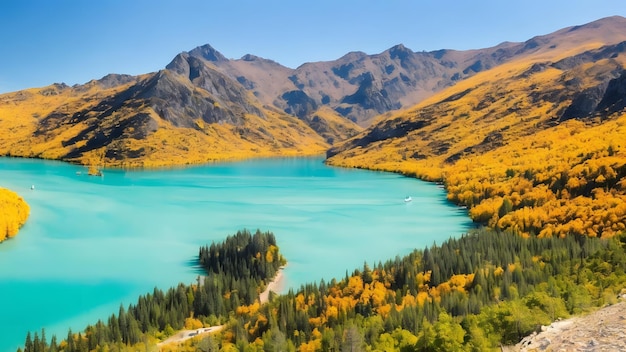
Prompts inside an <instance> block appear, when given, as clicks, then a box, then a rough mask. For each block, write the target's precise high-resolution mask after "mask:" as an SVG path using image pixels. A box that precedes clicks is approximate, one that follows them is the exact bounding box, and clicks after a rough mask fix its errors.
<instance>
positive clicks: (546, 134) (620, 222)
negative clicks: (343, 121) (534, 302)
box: [328, 44, 626, 237]
mask: <svg viewBox="0 0 626 352" xmlns="http://www.w3.org/2000/svg"><path fill="white" fill-rule="evenodd" d="M598 46H599V44H597V45H595V46H593V47H598ZM575 48H576V47H575V46H572V47H570V48H569V49H568V50H570V51H571V52H570V54H575V53H576V50H575ZM590 48H591V47H588V46H585V47H584V48H579V49H590ZM548 54H549V53H542V55H540V56H531V57H529V58H526V59H523V60H518V61H513V62H510V63H507V64H504V65H500V66H497V67H495V68H493V69H491V70H488V71H485V72H482V73H480V74H477V75H475V76H474V77H472V78H469V79H467V80H465V81H461V82H459V83H457V84H456V85H455V86H453V87H451V88H449V89H447V90H445V91H443V92H441V93H439V94H437V95H434V96H433V97H431V98H429V99H427V100H425V101H424V102H422V103H420V104H418V105H417V106H415V107H414V108H412V109H410V110H407V111H402V112H397V113H395V114H391V115H390V116H389V117H388V118H386V119H384V120H381V121H380V122H379V124H378V125H376V126H374V127H372V128H370V130H369V131H371V130H372V129H373V128H378V129H385V130H394V129H396V132H398V131H403V132H404V133H396V134H397V135H400V136H399V137H394V138H387V139H382V140H378V141H374V142H371V143H369V144H365V145H364V146H362V145H363V144H358V145H357V144H351V143H352V142H351V141H347V142H346V144H345V145H346V146H350V145H352V146H353V148H345V147H342V146H340V147H339V148H338V150H339V151H340V152H339V154H337V155H335V156H333V157H331V158H329V160H328V163H329V164H332V165H340V166H346V167H359V168H367V169H374V170H385V171H392V172H400V173H403V174H406V175H410V176H416V177H419V178H422V179H425V180H430V181H442V182H443V183H444V185H445V188H446V190H447V193H448V199H449V200H450V201H452V202H454V203H457V204H462V205H465V206H467V207H468V208H469V215H470V217H471V218H472V219H473V220H475V221H477V222H480V223H483V224H485V225H488V226H490V227H492V228H497V229H509V230H514V231H517V232H518V233H520V234H522V235H524V236H528V235H539V236H567V235H569V234H579V235H587V236H603V237H606V236H612V235H614V234H615V233H618V232H620V231H623V230H624V229H625V228H626V143H625V142H624V136H625V135H626V113H624V112H623V111H622V112H618V113H615V114H613V115H611V116H597V117H590V118H586V119H585V120H584V121H579V120H575V119H571V120H568V121H563V122H559V117H560V114H561V113H562V112H563V111H564V110H565V108H567V107H568V106H569V105H570V104H571V102H572V99H573V97H574V96H575V95H576V94H578V93H579V92H580V91H582V90H584V89H585V88H588V87H595V86H598V85H599V84H600V83H601V82H602V79H603V77H610V76H611V72H612V70H619V69H623V67H624V66H625V63H626V55H624V54H619V55H618V56H616V57H614V58H612V59H611V60H598V61H596V62H593V63H585V64H581V65H579V66H577V67H574V68H572V69H568V70H561V69H558V68H556V67H555V66H553V65H551V62H550V61H549V60H556V59H561V58H563V57H562V54H563V53H560V54H559V53H557V52H555V53H554V55H557V56H555V57H550V56H549V55H548ZM559 55H560V56H559ZM537 67H539V68H540V69H534V68H537ZM572 80H575V81H576V82H577V85H576V87H575V88H571V87H569V86H566V85H565V83H564V82H568V81H572ZM554 94H560V98H559V99H556V100H555V99H552V100H551V99H549V98H548V97H550V96H551V95H554ZM408 125H414V126H419V127H416V128H414V129H411V128H407V127H406V126H408ZM367 132H368V131H366V133H367ZM360 137H362V135H361V136H360Z"/></svg>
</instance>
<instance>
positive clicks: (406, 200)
mask: <svg viewBox="0 0 626 352" xmlns="http://www.w3.org/2000/svg"><path fill="white" fill-rule="evenodd" d="M412 200H413V198H411V196H406V197H404V201H405V202H406V203H408V202H410V201H412Z"/></svg>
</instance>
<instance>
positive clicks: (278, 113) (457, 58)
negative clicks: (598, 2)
mask: <svg viewBox="0 0 626 352" xmlns="http://www.w3.org/2000/svg"><path fill="white" fill-rule="evenodd" d="M625 40H626V20H625V19H624V18H621V17H611V18H605V19H601V20H598V21H596V22H593V23H589V24H586V25H583V26H577V27H570V28H565V29H562V30H560V31H557V32H555V33H552V34H548V35H544V36H538V37H535V38H532V39H530V40H528V41H526V42H523V43H510V42H505V43H502V44H500V45H497V46H495V47H492V48H486V49H477V50H468V51H456V50H437V51H432V52H413V51H412V50H410V49H408V48H406V47H404V46H403V45H396V46H394V47H392V48H390V49H388V50H386V51H384V52H382V53H379V54H374V55H367V54H365V53H363V52H351V53H348V54H346V55H344V56H343V57H341V58H339V59H337V60H334V61H328V62H313V63H306V64H303V65H301V66H300V67H298V68H296V69H291V68H287V67H284V66H282V65H280V64H278V63H276V62H274V61H271V60H268V59H264V58H260V57H257V56H254V55H251V54H248V55H245V56H243V57H242V58H241V59H237V60H230V59H227V58H225V57H224V56H223V55H222V54H221V53H219V52H218V51H217V50H215V49H214V48H212V47H211V46H210V45H203V46H199V47H197V48H195V49H192V50H190V51H188V52H182V53H180V54H178V55H176V57H174V58H173V60H172V61H171V62H170V63H169V64H167V65H166V66H165V68H164V69H162V70H160V71H158V72H154V73H147V74H144V75H139V76H129V75H121V74H110V75H107V76H105V77H103V78H101V79H99V80H92V81H90V82H87V83H85V84H82V85H75V86H71V87H70V86H67V85H65V84H53V85H50V86H47V87H43V88H32V89H27V90H23V91H18V92H12V93H8V94H3V95H0V131H2V133H3V135H4V136H5V137H4V138H3V139H2V140H1V141H0V154H2V155H12V156H23V157H39V158H50V159H61V160H67V161H72V162H79V163H84V164H98V165H114V166H163V165H172V164H186V163H199V162H206V161H211V160H221V159H235V158H245V157H251V156H279V155H313V154H322V153H324V152H325V151H326V150H327V149H328V148H329V147H331V146H334V148H333V149H332V150H331V151H330V152H329V155H330V156H332V155H335V154H338V153H340V154H341V153H343V152H344V151H347V150H349V149H354V148H363V147H366V146H369V145H371V144H372V143H374V142H377V141H380V140H383V139H389V138H395V137H398V136H405V135H407V133H408V131H410V130H414V129H415V128H421V127H420V126H423V125H425V124H427V125H429V126H432V128H433V130H434V129H435V128H438V129H439V130H443V129H444V128H445V125H446V124H448V122H444V121H445V120H446V118H444V117H443V116H440V114H439V110H441V109H446V106H448V105H450V104H455V102H456V103H459V102H460V99H461V98H462V97H465V96H468V97H469V96H474V98H475V99H478V100H479V101H478V102H476V103H475V104H474V105H475V106H474V107H472V109H474V110H480V109H484V108H486V107H488V106H490V105H492V104H493V103H494V102H495V101H499V100H502V99H509V100H510V99H511V98H510V96H509V97H507V96H506V95H507V94H505V92H502V91H497V90H493V88H494V87H495V86H489V84H491V82H490V81H489V79H492V78H493V77H496V76H498V77H501V78H502V80H503V81H504V80H506V81H509V80H510V81H512V82H513V81H514V82H518V81H528V80H529V79H532V77H536V75H537V74H544V72H546V71H550V70H551V69H560V70H567V71H568V72H570V73H571V75H573V76H575V75H576V70H579V71H580V70H583V67H584V66H585V65H590V64H592V63H597V62H598V61H600V60H605V61H607V62H615V63H613V64H610V63H609V64H606V65H603V68H602V69H600V71H601V72H596V73H594V74H593V77H592V78H590V79H587V78H579V77H571V79H568V78H566V77H562V78H561V79H562V80H564V82H563V89H560V87H559V89H558V90H557V87H555V86H554V87H552V89H551V90H550V89H548V90H546V91H544V90H541V87H540V86H539V85H535V86H533V87H524V88H523V89H521V90H523V91H524V92H519V93H520V94H527V93H532V96H533V99H534V101H544V100H545V101H550V102H551V103H552V104H557V105H559V108H558V109H557V110H558V114H556V115H550V116H549V118H548V117H546V118H545V120H546V121H544V118H543V117H542V118H541V119H540V120H541V121H536V123H535V124H537V123H539V122H541V123H540V124H539V125H541V126H548V125H549V124H550V123H555V122H558V121H559V120H566V119H569V118H575V117H578V116H579V115H580V116H582V115H585V114H591V113H592V112H594V111H596V110H598V109H602V108H604V107H605V105H603V104H607V103H606V102H605V103H602V104H601V103H600V101H601V100H602V99H603V98H605V96H606V95H607V92H606V89H607V87H608V85H609V81H610V80H611V79H614V78H617V77H618V76H619V72H620V70H621V69H622V68H623V65H622V63H621V54H620V53H621V52H622V51H623V47H624V45H625V44H624V43H623V42H624V41H625ZM506 65H509V66H507V67H513V66H515V65H517V66H515V67H521V71H520V72H517V73H515V75H514V76H515V77H512V76H510V74H511V73H512V70H511V69H508V71H506V70H503V69H501V67H504V66H506ZM511 65H513V66H511ZM498 70H499V71H498ZM507 75H509V76H507ZM504 76H506V77H508V78H506V77H504ZM470 79H475V80H474V81H471V80H470ZM479 81H480V82H483V83H480V84H482V86H481V87H482V88H481V89H477V88H476V87H475V86H472V84H473V83H467V82H479ZM588 81H589V82H588ZM591 81H593V82H591ZM613 88H614V89H617V91H616V92H619V88H615V87H613ZM441 94H444V95H446V96H445V97H443V98H442V97H441ZM616 94H617V93H616ZM435 97H439V98H435ZM433 99H439V101H433ZM607 99H608V98H607ZM425 102H429V103H428V104H426V105H424V104H425ZM569 102H571V103H569ZM416 104H420V105H418V106H420V107H425V108H415V106H416ZM565 104H568V105H567V106H565ZM514 105H515V104H508V103H507V108H506V109H513V110H515V109H517V110H516V111H517V114H518V115H521V114H522V113H524V111H525V110H523V109H521V108H519V107H516V106H514ZM416 109H418V110H416ZM403 111H413V112H410V113H408V114H409V115H411V114H413V115H415V114H417V115H420V116H421V117H415V116H412V117H410V118H404V117H402V116H407V115H406V114H407V113H405V112H403ZM417 111H419V112H417ZM502 113H504V112H502V111H493V112H492V113H491V115H495V114H502ZM448 115H449V117H450V116H451V115H450V114H448ZM457 115H458V114H457ZM457 118H458V117H457ZM548 120H549V121H548ZM364 128H366V130H365V131H364V132H361V131H362V130H363V129H364ZM498 128H500V129H501V128H502V126H500V127H496V125H495V124H494V125H492V126H491V127H488V128H486V129H485V130H484V133H482V134H480V136H481V141H478V142H477V143H474V144H473V145H470V144H471V143H465V142H463V143H460V144H455V143H452V142H454V141H446V140H445V139H449V137H442V138H443V139H444V140H438V139H437V138H439V137H433V138H432V140H429V139H428V138H430V137H428V136H421V135H420V139H424V140H429V142H428V144H429V145H428V147H425V148H422V146H420V149H419V151H415V153H416V157H417V158H418V159H419V158H424V157H429V156H444V157H445V158H444V159H446V160H447V161H448V162H451V161H454V160H456V159H458V158H460V157H462V156H463V155H464V154H467V153H468V152H469V151H472V150H479V149H481V148H482V149H485V148H487V149H488V147H489V145H491V144H494V143H496V144H497V143H502V140H505V139H506V138H504V139H502V138H498V137H497V136H498V135H497V133H500V134H502V135H506V134H507V133H502V132H501V131H500V132H498V131H497V129H498ZM424 131H426V130H424ZM511 131H513V130H511ZM524 131H525V132H524V133H531V132H532V130H527V129H524ZM359 133H361V134H359ZM423 133H426V132H423ZM508 133H509V134H510V133H512V132H508ZM444 134H447V132H446V133H444ZM442 135H443V134H442ZM494 136H495V137H494ZM423 137H427V138H423ZM351 138H352V139H351ZM473 138H475V137H473ZM346 140H349V141H348V142H346V143H343V144H341V142H343V141H346ZM481 143H482V144H481ZM453 144H454V145H455V146H452V145H453ZM461 147H462V148H461ZM459 148H461V149H459ZM467 148H470V149H468V150H465V149H467ZM464 150H465V151H464ZM335 160H338V159H337V158H335ZM361 166H365V165H361Z"/></svg>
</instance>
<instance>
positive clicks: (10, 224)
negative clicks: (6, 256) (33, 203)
mask: <svg viewBox="0 0 626 352" xmlns="http://www.w3.org/2000/svg"><path fill="white" fill-rule="evenodd" d="M29 212H30V208H29V206H28V204H26V202H25V201H24V199H22V197H20V196H18V195H17V194H16V193H15V192H12V191H9V190H8V189H4V188H0V242H2V241H4V240H6V239H7V238H11V237H14V236H15V235H17V232H18V230H19V229H20V227H21V226H22V225H24V223H25V222H26V219H28V215H29Z"/></svg>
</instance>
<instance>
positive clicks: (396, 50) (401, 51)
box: [389, 44, 413, 60]
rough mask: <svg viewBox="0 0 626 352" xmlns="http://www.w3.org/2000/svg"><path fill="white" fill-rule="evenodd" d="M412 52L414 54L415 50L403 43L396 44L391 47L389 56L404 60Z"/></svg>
mask: <svg viewBox="0 0 626 352" xmlns="http://www.w3.org/2000/svg"><path fill="white" fill-rule="evenodd" d="M411 54H413V51H412V50H411V49H409V48H407V47H406V46H404V45H403V44H398V45H395V46H393V47H391V49H389V56H391V58H392V59H396V58H399V59H400V60H404V59H406V58H407V57H409V56H410V55H411Z"/></svg>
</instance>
